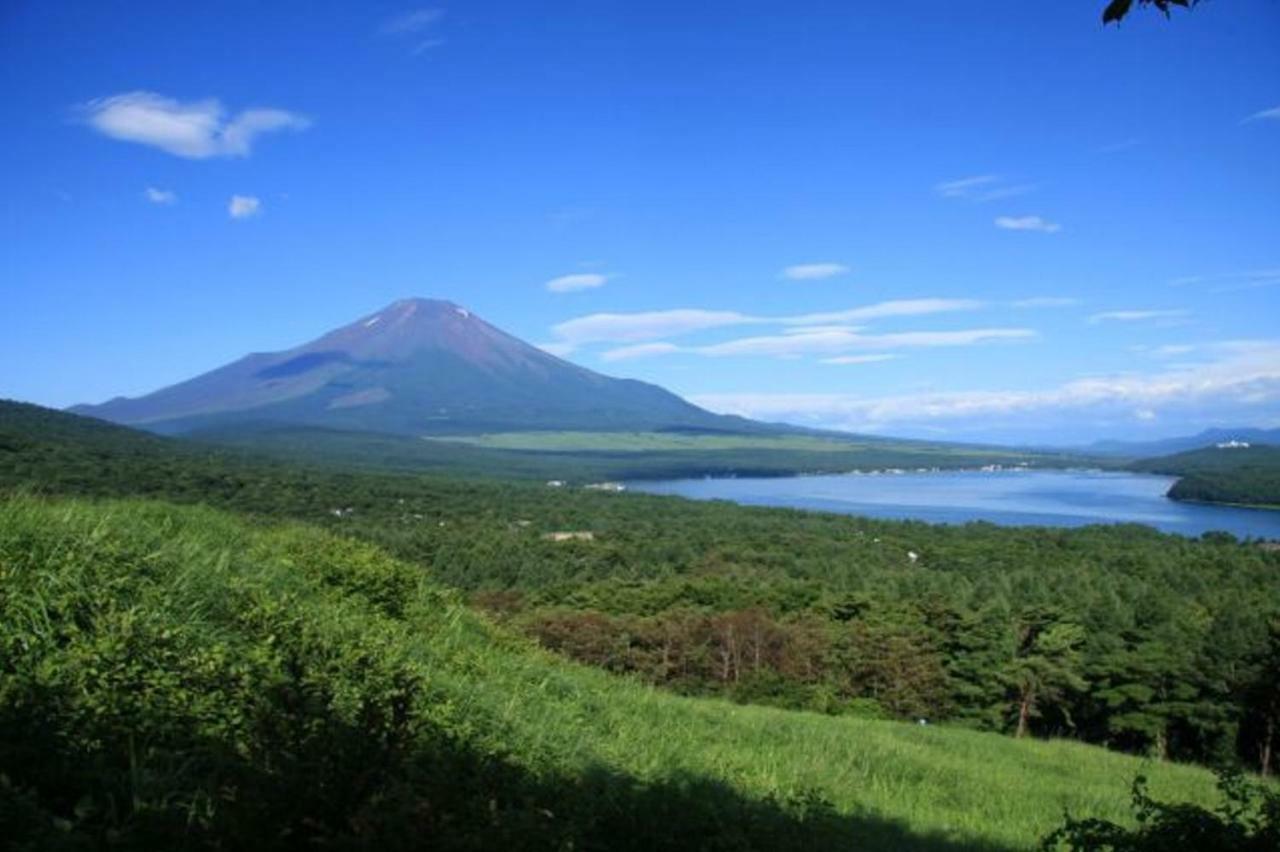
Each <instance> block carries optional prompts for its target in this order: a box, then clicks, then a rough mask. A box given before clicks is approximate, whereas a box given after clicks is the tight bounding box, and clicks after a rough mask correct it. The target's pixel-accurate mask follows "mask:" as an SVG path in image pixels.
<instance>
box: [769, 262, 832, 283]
mask: <svg viewBox="0 0 1280 852" xmlns="http://www.w3.org/2000/svg"><path fill="white" fill-rule="evenodd" d="M848 272H849V267H847V266H845V265H844V264H842V263H800V264H797V265H795V266H788V267H787V268H786V269H784V270H782V277H783V278H786V279H788V280H790V281H818V280H821V279H823V278H834V277H835V276H837V275H844V274H846V273H848Z"/></svg>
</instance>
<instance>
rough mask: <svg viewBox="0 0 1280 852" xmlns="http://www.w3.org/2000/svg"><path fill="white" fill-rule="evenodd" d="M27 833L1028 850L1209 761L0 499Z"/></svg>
mask: <svg viewBox="0 0 1280 852" xmlns="http://www.w3.org/2000/svg"><path fill="white" fill-rule="evenodd" d="M0 647H3V648H4V651H5V652H4V654H3V655H0V766H4V767H5V770H4V772H5V775H4V778H3V780H0V834H4V835H5V836H7V837H9V838H10V839H15V838H16V839H18V840H20V841H22V840H29V841H30V842H31V845H33V846H43V847H49V846H53V845H55V844H56V845H58V846H59V847H60V848H85V844H88V845H91V846H98V845H106V844H107V843H108V842H109V843H110V844H111V845H113V846H116V847H124V848H129V847H134V848H147V847H151V848H155V847H157V846H164V847H165V848H182V847H189V848H213V847H215V846H220V847H222V848H247V847H249V846H255V847H256V846H261V845H263V844H264V843H271V844H273V845H276V846H278V847H284V848H303V847H306V848H312V847H314V846H315V845H317V844H321V845H329V846H333V847H337V848H373V847H378V848H384V849H395V848H420V847H422V846H424V845H425V846H429V847H431V848H442V849H492V848H507V849H568V848H573V849H642V848H643V849H652V848H671V849H675V848H681V849H686V848H703V849H837V848H850V849H852V848H856V849H862V850H876V849H884V850H889V849H893V850H901V849H908V850H909V849H919V850H951V849H1018V848H1028V847H1030V846H1031V845H1032V844H1033V843H1034V842H1035V840H1036V838H1038V837H1039V836H1041V835H1042V834H1043V833H1044V832H1045V831H1047V830H1048V829H1049V828H1051V827H1052V826H1053V825H1055V824H1056V823H1057V822H1058V821H1059V820H1060V818H1061V814H1062V812H1063V810H1064V809H1066V810H1070V811H1072V812H1075V813H1088V814H1093V815H1099V816H1103V817H1107V818H1111V819H1115V820H1118V821H1121V822H1127V821H1128V817H1127V813H1126V812H1127V807H1126V800H1127V785H1128V781H1129V779H1130V778H1131V777H1132V776H1133V775H1134V774H1135V773H1136V772H1138V771H1139V770H1140V769H1141V770H1143V771H1146V772H1148V773H1149V774H1150V775H1151V776H1152V778H1153V791H1154V792H1155V793H1156V794H1157V795H1158V796H1161V797H1172V798H1179V799H1186V800H1194V801H1207V800H1209V799H1210V790H1211V787H1212V779H1211V777H1210V776H1209V775H1208V773H1207V772H1205V771H1203V770H1198V769H1194V768H1190V767H1183V766H1175V765H1168V764H1164V765H1149V764H1146V763H1144V762H1141V761H1138V760H1136V759H1134V758H1130V757H1125V756H1122V755H1118V754H1114V753H1109V752H1106V751H1103V750H1100V749H1096V748H1090V747H1087V746H1083V745H1079V744H1073V743H1066V742H1032V741H1014V740H1012V739H1008V738H1004V737H999V736H995V735H990V734H980V733H975V732H970V731H963V730H955V729H947V728H942V727H935V726H927V727H921V726H916V725H910V724H898V723H892V722H878V721H869V720H858V719H852V718H833V717H825V716H818V715H812V714H805V713H795V712H784V711H779V710H772V709H767V708H755V707H739V706H734V705H730V704H726V703H722V702H719V701H714V700H694V699H683V698H678V697H674V696H670V695H667V694H664V693H662V692H659V691H655V690H653V689H650V688H647V687H644V686H642V685H639V684H636V683H633V682H629V681H627V680H623V679H617V678H613V677H609V676H606V675H604V674H602V673H600V672H598V671H592V670H588V669H584V668H580V667H577V666H575V665H572V664H567V663H565V662H563V661H561V660H558V659H555V658H552V657H549V656H548V655H546V654H545V653H544V652H541V651H538V650H536V649H534V648H532V647H530V646H529V645H527V644H526V643H525V642H523V641H521V640H518V639H515V638H513V637H511V636H508V635H505V634H503V633H502V632H501V631H499V630H496V629H494V628H493V627H491V626H489V625H488V624H486V623H485V622H484V621H483V620H481V619H479V618H477V617H476V616H474V615H472V614H471V613H470V612H469V611H467V610H466V609H465V608H464V607H462V606H461V605H460V602H459V600H458V599H457V598H456V597H455V596H454V595H453V594H451V593H449V592H447V591H444V590H442V589H441V588H440V587H439V586H437V585H436V584H435V583H434V582H433V581H432V579H431V578H430V576H428V575H424V573H423V572H422V571H421V569H419V568H416V567H414V566H411V565H408V564H405V563H402V562H398V561H396V560H394V559H391V558H389V557H388V556H386V555H384V554H383V553H382V552H381V551H379V550H378V549H376V548H374V547H372V546H369V545H364V544H359V543H355V542H353V541H351V540H349V539H344V538H337V537H334V536H332V535H330V534H326V533H323V532H320V531H318V530H316V529H314V528H311V527H305V526H299V525H284V526H275V525H271V526H263V525H260V524H248V523H246V522H244V521H241V520H238V519H236V518H234V517H232V516H229V515H226V514H222V513H219V512H216V511H213V510H209V509H201V508H193V507H187V508H180V507H176V506H172V505H166V504H161V503H147V502H110V503H100V504H94V503H84V502H63V501H55V502H44V501H42V500H37V499H33V498H21V497H11V498H9V499H7V500H6V501H4V502H3V503H2V504H0Z"/></svg>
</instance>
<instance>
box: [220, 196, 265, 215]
mask: <svg viewBox="0 0 1280 852" xmlns="http://www.w3.org/2000/svg"><path fill="white" fill-rule="evenodd" d="M260 212H262V201H261V200H260V199H258V198H255V197H254V196H252V195H233V196H231V201H229V202H228V203H227V214H228V215H229V216H230V217H231V218H232V219H248V218H250V217H252V216H257V215H258V214H259V213H260Z"/></svg>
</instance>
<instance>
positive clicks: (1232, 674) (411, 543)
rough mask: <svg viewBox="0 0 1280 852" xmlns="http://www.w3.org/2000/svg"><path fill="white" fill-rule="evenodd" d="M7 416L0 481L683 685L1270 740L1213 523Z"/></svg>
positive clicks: (961, 715) (1262, 645) (1112, 738)
mask: <svg viewBox="0 0 1280 852" xmlns="http://www.w3.org/2000/svg"><path fill="white" fill-rule="evenodd" d="M38 411H39V410H37V412H38ZM20 419H21V418H17V417H14V416H11V417H10V419H9V421H8V426H7V427H5V428H0V486H4V485H8V486H10V487H18V488H21V489H44V490H47V491H54V492H60V493H62V492H70V493H79V494H97V495H101V494H111V495H115V494H144V495H152V496H163V497H165V498H167V499H172V500H177V501H180V502H200V503H209V504H213V505H218V506H222V507H227V508H232V509H236V510H238V511H241V512H249V513H253V514H258V515H265V516H271V517H292V518H298V519H303V520H307V521H310V522H313V523H318V524H322V525H326V526H329V527H331V528H334V529H337V530H340V531H342V532H343V533H344V534H346V535H351V536H356V537H359V538H363V539H366V540H370V541H374V542H376V543H378V544H380V545H381V546H383V547H385V548H386V549H388V550H389V551H391V552H393V553H395V554H397V555H398V556H400V557H401V558H403V559H406V560H408V561H410V562H413V563H415V564H417V565H420V566H422V567H423V568H425V569H426V570H428V571H429V572H430V573H431V574H432V575H433V576H434V577H436V578H438V579H439V580H441V581H443V582H444V583H446V584H448V585H451V586H453V587H455V588H459V589H462V590H463V591H465V592H466V593H468V594H469V595H470V596H471V599H472V601H473V602H474V603H476V604H478V605H479V606H482V607H484V608H485V609H487V610H488V611H490V612H492V613H494V614H495V615H497V616H498V617H499V618H501V619H503V620H505V621H507V622H508V623H510V624H512V625H513V626H515V627H517V628H518V629H520V630H522V631H524V632H526V633H527V634H528V635H530V636H534V637H536V638H537V639H538V640H539V641H540V642H542V643H543V644H545V645H547V646H548V647H551V648H554V649H556V650H558V651H560V652H561V653H564V654H566V655H568V656H570V657H573V658H575V659H579V660H583V661H586V662H590V663H592V664H594V665H598V666H601V667H603V668H606V669H609V670H611V671H616V672H623V673H630V674H632V675H634V676H636V677H638V678H642V679H644V680H646V681H648V682H651V683H655V684H660V685H663V686H665V687H668V688H671V689H674V690H677V691H680V692H683V693H687V694H716V695H725V696H730V697H733V698H736V699H738V700H740V701H748V702H758V703H766V704H775V705H781V706H786V707H803V708H808V709H813V710H819V711H822V712H828V713H847V714H859V715H881V716H887V717H893V718H905V719H920V718H923V719H926V720H928V721H930V722H951V723H956V724H965V725H970V726H974V727H978V728H981V729H984V730H992V731H1003V732H1006V733H1009V734H1017V733H1019V732H1021V733H1023V734H1024V735H1033V736H1065V737H1074V738H1079V739H1082V740H1085V741H1088V742H1093V743H1100V744H1106V745H1108V746H1110V747H1112V748H1116V749H1122V750H1126V751H1130V752H1135V753H1147V754H1154V755H1161V756H1167V757H1170V758H1173V759H1178V760H1195V761H1202V762H1207V763H1217V762H1221V761H1224V760H1229V761H1236V762H1239V763H1241V764H1243V765H1245V766H1248V767H1252V768H1256V769H1267V768H1270V766H1271V764H1273V763H1274V758H1272V757H1271V756H1270V755H1271V754H1272V752H1273V750H1274V748H1275V745H1276V740H1277V734H1276V727H1277V721H1278V720H1280V696H1278V693H1277V690H1280V677H1277V676H1276V675H1275V672H1276V670H1277V669H1276V656H1277V653H1278V651H1277V646H1276V644H1277V643H1276V627H1275V620H1276V619H1277V617H1278V615H1280V554H1277V553H1276V552H1274V551H1272V550H1269V549H1265V548H1262V547H1259V546H1257V545H1256V544H1253V543H1242V542H1238V541H1236V540H1235V539H1234V538H1233V537H1231V536H1230V535H1227V534H1223V533H1215V534H1210V535H1207V536H1205V537H1204V538H1203V540H1190V539H1185V538H1181V537H1177V536H1170V535H1163V534H1160V533H1157V532H1155V531H1153V530H1151V529H1149V528H1146V527H1140V526H1114V527H1090V528H1084V529H1078V530H1062V529H1038V528H999V527H995V526H992V525H989V524H969V525H965V526H962V527H944V526H930V525H927V524H922V523H913V522H888V521H873V520H869V519H860V518H851V517H842V516H835V515H825V514H818V513H806V512H796V511H789V510H780V509H752V508H745V507H739V506H734V505H729V504H723V503H697V502H691V501H683V500H676V499H670V498H659V497H649V496H642V495H614V494H600V493H593V492H584V491H582V490H580V489H572V488H547V487H543V486H534V485H528V484H513V483H508V484H495V483H492V482H467V481H463V480H457V479H445V478H432V477H424V476H412V477H410V476H390V475H374V474H359V473H344V472H335V471H330V470H323V469H316V468H302V467H290V466H285V465H281V464H261V463H258V462H255V461H253V460H252V459H249V458H238V457H237V458H228V457H226V456H220V455H217V454H214V453H208V452H195V451H192V450H190V449H188V448H185V445H181V444H177V445H175V444H174V442H168V441H162V440H160V439H155V438H150V437H148V436H141V435H138V434H137V433H133V432H130V431H129V430H120V429H116V428H114V427H108V426H104V425H102V424H97V423H93V422H91V421H85V420H82V419H80V418H71V417H68V416H67V415H61V414H57V413H56V412H49V413H46V414H41V415H40V418H37V419H39V420H40V423H41V428H39V429H35V428H32V427H31V426H30V425H27V426H23V425H22V423H21V422H19V421H20ZM50 419H51V420H52V421H54V422H45V421H48V420H50ZM15 423H16V425H15ZM3 425H4V424H3V423H0V426H3ZM6 429H7V431H6ZM85 432H91V433H92V435H88V434H82V433H85ZM555 532H577V533H588V532H589V533H590V534H591V538H590V540H587V539H585V537H581V538H570V539H569V540H554V539H553V538H551V537H549V534H551V533H555Z"/></svg>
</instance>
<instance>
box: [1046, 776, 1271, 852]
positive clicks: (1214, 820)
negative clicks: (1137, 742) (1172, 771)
mask: <svg viewBox="0 0 1280 852" xmlns="http://www.w3.org/2000/svg"><path fill="white" fill-rule="evenodd" d="M1218 790H1219V793H1220V794H1221V796H1222V803H1221V804H1220V805H1219V806H1218V808H1217V809H1216V810H1209V809H1207V808H1203V807H1201V806H1199V805H1195V804H1190V803H1185V802H1160V801H1156V800H1155V799H1153V798H1152V797H1151V795H1150V793H1148V791H1147V779H1146V778H1145V777H1144V776H1142V775H1139V776H1138V777H1137V778H1135V779H1134V782H1133V813H1134V819H1135V821H1136V822H1137V826H1136V827H1133V828H1130V827H1126V826H1121V825H1117V824H1116V823H1114V822H1109V821H1108V820H1104V819H1075V818H1072V817H1070V816H1068V817H1067V819H1066V822H1065V823H1064V824H1063V825H1062V826H1061V827H1059V828H1058V829H1056V830H1055V831H1054V832H1053V833H1051V834H1049V835H1048V836H1047V837H1045V838H1044V840H1043V841H1042V843H1041V848H1042V849H1044V850H1064V852H1275V850H1277V849H1280V794H1278V793H1277V792H1276V791H1275V790H1273V789H1269V788H1267V787H1265V786H1263V785H1261V784H1256V783H1251V782H1249V781H1248V780H1246V779H1245V778H1244V777H1243V776H1242V775H1240V774H1239V773H1238V772H1233V771H1224V772H1220V773H1219V775H1218Z"/></svg>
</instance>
